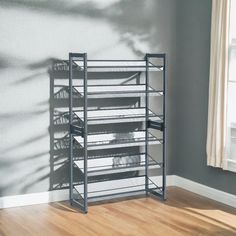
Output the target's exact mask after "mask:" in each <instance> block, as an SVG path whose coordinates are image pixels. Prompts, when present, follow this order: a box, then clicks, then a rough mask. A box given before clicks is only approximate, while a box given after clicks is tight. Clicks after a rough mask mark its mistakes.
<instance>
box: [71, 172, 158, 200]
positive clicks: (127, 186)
mask: <svg viewBox="0 0 236 236" xmlns="http://www.w3.org/2000/svg"><path fill="white" fill-rule="evenodd" d="M156 179H158V176H154V177H150V178H149V179H148V188H149V189H152V190H158V191H159V192H160V193H161V191H162V187H158V186H157V184H155V182H157V181H156ZM114 186H115V187H114ZM74 188H75V189H76V191H77V192H78V193H80V194H81V196H82V197H83V185H82V184H81V185H74ZM135 191H145V176H139V177H133V178H127V179H117V180H108V181H103V182H95V183H88V197H90V198H91V197H99V196H105V195H113V194H121V193H129V192H131V193H132V192H135Z"/></svg>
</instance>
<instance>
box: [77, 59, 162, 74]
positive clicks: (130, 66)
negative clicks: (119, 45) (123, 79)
mask: <svg viewBox="0 0 236 236" xmlns="http://www.w3.org/2000/svg"><path fill="white" fill-rule="evenodd" d="M74 63H75V64H76V65H77V66H78V69H79V70H83V69H84V62H83V61H74ZM148 69H149V71H163V66H162V65H153V64H152V63H149V64H148ZM87 71H88V72H142V71H146V61H145V60H133V61H132V60H126V61H125V60H107V61H106V60H87Z"/></svg>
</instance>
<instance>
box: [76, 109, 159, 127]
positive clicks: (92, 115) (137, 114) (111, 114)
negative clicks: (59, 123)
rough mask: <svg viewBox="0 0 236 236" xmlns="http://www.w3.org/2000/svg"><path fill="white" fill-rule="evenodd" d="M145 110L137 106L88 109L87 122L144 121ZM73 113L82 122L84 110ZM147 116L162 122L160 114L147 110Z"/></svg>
mask: <svg viewBox="0 0 236 236" xmlns="http://www.w3.org/2000/svg"><path fill="white" fill-rule="evenodd" d="M145 112H146V110H145V108H144V107H139V108H123V109H122V108H118V109H117V108H116V109H96V110H94V109H93V110H88V120H87V121H88V124H91V125H92V124H108V123H123V122H141V121H145V115H146V113H145ZM74 114H75V115H76V117H77V118H79V119H80V120H81V121H82V122H84V112H83V111H74ZM149 117H150V118H152V120H154V121H158V122H162V118H163V117H162V115H157V114H155V113H154V112H153V111H151V110H149Z"/></svg>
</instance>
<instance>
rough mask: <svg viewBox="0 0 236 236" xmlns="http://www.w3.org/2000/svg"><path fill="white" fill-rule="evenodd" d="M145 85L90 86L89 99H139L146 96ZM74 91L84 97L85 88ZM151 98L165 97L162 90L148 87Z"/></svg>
mask: <svg viewBox="0 0 236 236" xmlns="http://www.w3.org/2000/svg"><path fill="white" fill-rule="evenodd" d="M145 86H146V85H145V84H137V85H135V84H124V85H90V86H87V88H88V89H87V96H88V98H109V97H110V98H114V97H118V98H119V97H135V96H136V97H137V96H145V94H146V87H145ZM73 88H74V91H75V92H77V93H78V94H79V96H81V97H83V96H84V91H83V89H84V88H83V86H74V87H73ZM147 92H148V93H149V95H150V96H163V91H162V90H155V89H153V88H152V87H151V86H149V87H148V91H147Z"/></svg>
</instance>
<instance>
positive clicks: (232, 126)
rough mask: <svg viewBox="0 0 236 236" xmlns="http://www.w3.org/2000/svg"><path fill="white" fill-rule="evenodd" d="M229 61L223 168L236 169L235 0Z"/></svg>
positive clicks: (232, 2) (232, 6)
mask: <svg viewBox="0 0 236 236" xmlns="http://www.w3.org/2000/svg"><path fill="white" fill-rule="evenodd" d="M230 8H231V14H230V46H229V47H230V55H229V58H230V63H229V77H228V83H227V85H228V90H227V125H226V127H227V129H226V148H225V150H226V152H225V157H224V166H223V168H224V169H227V170H231V171H236V0H231V6H230Z"/></svg>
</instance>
